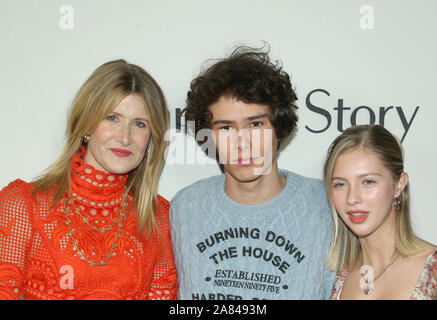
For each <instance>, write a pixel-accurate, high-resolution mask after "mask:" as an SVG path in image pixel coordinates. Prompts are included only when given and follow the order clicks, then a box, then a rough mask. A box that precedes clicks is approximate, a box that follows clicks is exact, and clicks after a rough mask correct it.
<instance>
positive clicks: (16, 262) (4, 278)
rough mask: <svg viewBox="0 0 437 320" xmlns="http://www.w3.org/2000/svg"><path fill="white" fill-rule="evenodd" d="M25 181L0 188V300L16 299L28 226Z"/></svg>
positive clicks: (18, 296)
mask: <svg viewBox="0 0 437 320" xmlns="http://www.w3.org/2000/svg"><path fill="white" fill-rule="evenodd" d="M28 190H29V189H28V184H27V183H26V182H24V181H22V180H15V181H13V182H11V183H10V184H9V185H8V186H6V187H5V188H4V189H3V190H1V191H0V299H20V297H21V295H22V288H23V279H24V277H23V271H24V270H25V267H26V258H25V257H26V252H27V251H28V248H29V246H30V239H31V236H32V226H31V221H30V214H29V209H28V205H27V203H28V201H29V199H28V195H29V192H28Z"/></svg>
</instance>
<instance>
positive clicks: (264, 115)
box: [212, 113, 267, 125]
mask: <svg viewBox="0 0 437 320" xmlns="http://www.w3.org/2000/svg"><path fill="white" fill-rule="evenodd" d="M265 117H267V113H260V114H256V115H253V116H250V117H247V118H246V120H249V121H252V120H257V119H261V118H265ZM234 122H235V121H232V120H225V119H218V120H215V121H213V122H212V124H213V125H215V124H232V123H234Z"/></svg>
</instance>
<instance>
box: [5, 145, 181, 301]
mask: <svg viewBox="0 0 437 320" xmlns="http://www.w3.org/2000/svg"><path fill="white" fill-rule="evenodd" d="M85 152H86V150H85V148H82V150H81V152H79V153H77V154H75V156H74V157H73V159H72V175H71V179H70V188H71V198H72V199H73V203H68V202H67V207H65V205H64V202H63V201H60V203H58V204H57V205H56V206H54V207H52V199H53V190H51V191H49V192H39V193H37V194H36V195H35V197H34V198H32V197H31V190H32V187H33V185H32V184H31V183H26V182H24V181H22V180H15V181H13V182H11V183H10V184H9V185H8V186H7V187H5V188H4V189H3V190H1V191H0V299H176V292H177V281H176V270H175V266H174V261H173V253H172V250H171V244H170V234H169V221H168V209H169V202H168V201H167V200H165V199H164V198H162V197H160V196H158V202H159V205H158V207H157V210H156V211H155V217H156V220H157V224H158V227H159V231H160V232H159V233H156V234H155V235H154V236H152V237H150V238H147V237H146V236H145V235H144V234H139V233H138V229H137V217H136V213H135V210H134V208H133V207H134V206H132V205H131V204H132V196H131V195H129V196H128V197H127V207H126V209H125V210H124V212H125V214H124V215H123V216H122V215H121V214H120V212H122V209H121V207H122V205H121V204H122V202H123V201H122V200H123V192H124V184H125V182H126V180H127V175H112V174H106V173H104V172H102V171H98V170H95V169H94V168H93V167H91V166H89V165H86V164H84V162H83V160H82V158H83V156H84V154H85ZM75 208H76V209H75ZM75 210H77V211H75ZM66 212H68V219H67V214H66ZM121 216H122V217H121ZM120 217H121V218H120ZM86 219H87V220H86ZM85 220H86V221H85ZM120 220H121V221H120ZM86 222H88V223H86ZM119 222H120V223H119ZM68 223H69V224H70V225H68ZM91 226H94V227H95V228H98V229H99V228H100V229H101V230H105V231H104V232H102V231H99V230H96V229H93V228H92V227H91ZM106 229H107V230H106ZM73 239H74V240H73ZM74 241H76V242H74ZM114 242H115V243H114ZM78 251H80V252H79V253H78ZM108 257H109V259H108V260H107V262H106V263H105V264H103V265H93V264H92V263H90V262H89V261H93V262H96V263H100V262H101V261H104V260H105V259H106V258H108ZM85 259H86V260H88V261H86V260H85Z"/></svg>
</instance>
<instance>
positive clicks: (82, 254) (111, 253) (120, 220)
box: [62, 192, 127, 266]
mask: <svg viewBox="0 0 437 320" xmlns="http://www.w3.org/2000/svg"><path fill="white" fill-rule="evenodd" d="M70 200H71V199H70ZM62 201H63V202H64V212H65V216H66V220H65V222H66V223H67V225H68V230H69V232H68V235H69V236H70V238H71V240H72V241H73V249H74V250H75V251H76V252H77V254H78V255H79V257H80V258H81V259H82V260H84V261H86V262H88V263H89V264H91V265H93V266H102V265H104V264H106V262H108V260H109V259H110V258H111V257H113V256H114V255H115V253H114V251H115V248H116V247H117V242H118V239H119V238H120V231H121V227H122V225H123V217H124V214H125V208H126V207H127V194H126V192H125V194H124V196H123V201H122V203H121V212H120V216H119V218H118V220H117V224H118V230H117V233H116V235H115V240H114V242H113V243H112V247H111V250H110V251H109V252H108V254H107V255H106V257H105V258H104V259H103V260H100V262H95V261H92V260H89V259H87V258H86V257H85V252H84V251H83V250H79V245H78V242H77V240H76V239H75V238H74V230H73V229H72V228H71V221H70V218H69V217H68V206H67V199H66V198H63V199H62ZM71 201H72V200H71ZM68 202H69V201H68ZM75 209H76V207H75ZM75 211H76V210H75ZM82 218H83V217H82ZM114 224H115V222H114ZM88 225H89V223H88Z"/></svg>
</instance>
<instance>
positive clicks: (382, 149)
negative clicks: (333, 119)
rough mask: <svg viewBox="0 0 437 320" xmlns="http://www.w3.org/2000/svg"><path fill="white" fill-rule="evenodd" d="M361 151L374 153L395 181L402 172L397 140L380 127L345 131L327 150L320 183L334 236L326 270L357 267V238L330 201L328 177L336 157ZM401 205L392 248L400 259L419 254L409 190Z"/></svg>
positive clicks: (401, 158) (405, 191)
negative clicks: (322, 187)
mask: <svg viewBox="0 0 437 320" xmlns="http://www.w3.org/2000/svg"><path fill="white" fill-rule="evenodd" d="M359 148H364V149H367V150H370V151H372V152H374V153H376V154H377V155H378V156H379V159H380V160H381V162H382V164H383V165H384V166H385V167H386V168H387V169H388V170H389V171H390V172H391V175H392V178H393V181H395V182H396V181H398V180H399V178H400V175H401V173H402V172H403V171H404V152H403V149H402V145H401V143H400V142H399V140H398V139H397V138H396V137H395V136H393V135H392V134H391V133H390V132H389V131H388V130H387V129H385V128H384V127H382V126H380V125H358V126H353V127H350V128H348V129H346V130H345V131H344V132H343V133H342V134H341V135H340V136H338V137H337V138H336V139H335V140H334V142H333V143H332V144H331V146H330V147H329V149H328V152H327V155H326V158H325V163H324V168H323V172H324V180H325V186H326V191H327V195H328V200H329V204H330V206H331V211H332V216H333V219H334V232H333V235H332V239H331V247H330V250H329V254H328V267H329V268H330V269H331V270H340V269H342V268H344V267H348V268H353V267H354V266H356V264H357V263H358V253H359V249H360V242H359V239H358V237H357V236H356V235H355V234H354V233H353V232H352V231H351V230H350V229H349V228H348V227H347V225H346V224H345V223H344V222H343V220H342V219H341V218H340V217H339V216H338V213H337V211H336V209H335V207H334V204H333V201H332V174H333V171H334V167H335V164H336V162H337V159H338V158H339V156H341V155H342V154H344V153H345V152H347V151H351V150H353V149H359ZM400 200H401V205H400V208H399V209H396V230H395V237H396V238H395V247H396V250H397V251H398V252H399V253H400V254H401V255H403V256H409V255H411V254H414V253H417V252H418V251H419V243H418V241H417V240H418V238H417V237H416V236H415V235H414V233H413V229H412V227H411V219H410V195H409V186H408V184H407V185H406V186H405V188H404V189H403V191H402V192H401V195H400Z"/></svg>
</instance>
